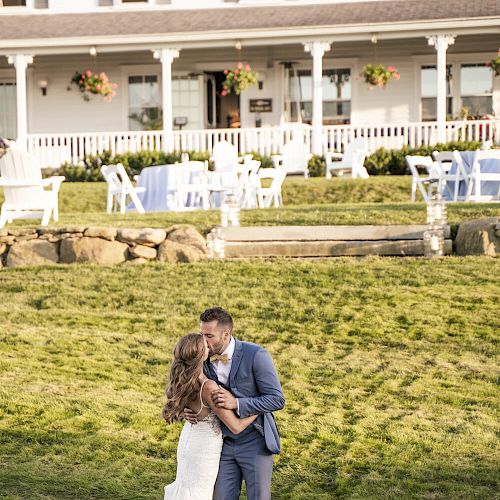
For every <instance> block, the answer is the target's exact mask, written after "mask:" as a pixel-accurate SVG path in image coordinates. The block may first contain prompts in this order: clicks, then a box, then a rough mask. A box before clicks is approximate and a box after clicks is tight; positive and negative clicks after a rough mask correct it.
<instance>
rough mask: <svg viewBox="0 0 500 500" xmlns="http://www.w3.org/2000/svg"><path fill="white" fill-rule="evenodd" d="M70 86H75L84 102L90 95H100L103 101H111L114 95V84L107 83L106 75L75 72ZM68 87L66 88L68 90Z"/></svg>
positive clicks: (115, 86) (88, 71)
mask: <svg viewBox="0 0 500 500" xmlns="http://www.w3.org/2000/svg"><path fill="white" fill-rule="evenodd" d="M71 84H72V85H76V86H77V87H78V90H80V92H81V93H82V97H83V99H84V100H85V101H89V100H90V94H95V95H102V96H103V97H104V100H105V101H108V102H109V101H111V99H113V97H115V95H116V88H117V87H118V85H117V84H116V83H111V82H110V81H109V78H108V75H106V73H104V72H102V73H99V74H98V73H92V71H90V70H87V71H85V72H84V73H80V72H79V71H77V72H76V73H75V74H74V76H73V78H72V79H71ZM69 89H70V87H68V90H69Z"/></svg>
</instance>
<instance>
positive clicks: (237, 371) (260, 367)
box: [205, 339, 285, 453]
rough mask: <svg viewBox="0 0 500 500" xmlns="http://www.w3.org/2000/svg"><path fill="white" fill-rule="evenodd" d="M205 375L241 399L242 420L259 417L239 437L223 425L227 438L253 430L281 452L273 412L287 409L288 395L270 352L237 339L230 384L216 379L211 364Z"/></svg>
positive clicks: (229, 379) (275, 450)
mask: <svg viewBox="0 0 500 500" xmlns="http://www.w3.org/2000/svg"><path fill="white" fill-rule="evenodd" d="M205 374H206V375H207V376H208V377H209V378H210V379H212V380H215V381H216V382H217V383H218V384H219V385H221V386H222V387H224V388H225V389H228V390H229V391H230V392H231V393H232V394H233V395H234V397H236V398H237V399H238V404H239V416H240V417H242V418H243V417H248V416H250V415H259V416H258V417H257V418H256V419H255V421H254V422H253V424H250V425H249V426H248V427H247V428H246V429H245V430H244V431H243V432H242V433H240V434H237V435H235V434H233V433H232V432H231V431H230V430H229V429H228V428H227V427H226V426H225V425H224V424H223V423H222V432H223V434H224V436H229V437H232V438H234V439H238V438H240V437H242V436H244V435H246V434H248V433H250V432H252V428H254V429H257V431H258V432H259V433H260V434H263V436H264V439H265V441H266V446H267V448H268V450H269V451H270V452H271V453H279V452H280V438H279V433H278V428H277V427H276V422H275V420H274V416H273V413H272V412H273V411H277V410H281V409H282V408H283V407H284V406H285V396H284V395H283V390H282V389H281V384H280V381H279V379H278V374H277V373H276V369H275V368H274V365H273V361H272V359H271V356H270V355H269V353H268V352H267V351H266V350H265V349H263V348H262V347H260V346H258V345H256V344H252V343H250V342H241V341H239V340H237V339H235V347H234V353H233V357H232V360H231V371H230V373H229V378H228V381H227V384H222V383H221V382H220V381H219V380H218V379H217V375H216V373H215V369H214V367H213V366H212V364H211V363H210V361H207V362H206V363H205Z"/></svg>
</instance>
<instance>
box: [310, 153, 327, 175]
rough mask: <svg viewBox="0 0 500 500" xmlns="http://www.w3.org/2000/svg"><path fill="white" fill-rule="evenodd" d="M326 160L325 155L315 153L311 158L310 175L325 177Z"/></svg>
mask: <svg viewBox="0 0 500 500" xmlns="http://www.w3.org/2000/svg"><path fill="white" fill-rule="evenodd" d="M325 173H326V162H325V157H324V156H319V155H313V156H312V157H311V159H310V160H309V175H310V176H311V177H324V176H325Z"/></svg>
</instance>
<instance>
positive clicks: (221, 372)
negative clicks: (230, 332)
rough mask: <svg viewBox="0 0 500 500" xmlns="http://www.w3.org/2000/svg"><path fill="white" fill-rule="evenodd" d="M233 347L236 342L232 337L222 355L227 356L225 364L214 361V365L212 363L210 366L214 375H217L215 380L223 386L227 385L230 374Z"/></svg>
mask: <svg viewBox="0 0 500 500" xmlns="http://www.w3.org/2000/svg"><path fill="white" fill-rule="evenodd" d="M235 345H236V342H235V341H234V339H233V337H231V340H230V342H229V345H228V346H227V347H226V349H225V350H224V352H223V353H222V354H226V355H227V359H228V361H227V363H223V362H222V361H215V362H214V363H212V366H213V367H214V369H215V373H217V378H218V379H219V381H220V382H222V383H223V384H225V385H227V381H228V380H229V373H230V372H231V363H232V360H233V354H234V347H235Z"/></svg>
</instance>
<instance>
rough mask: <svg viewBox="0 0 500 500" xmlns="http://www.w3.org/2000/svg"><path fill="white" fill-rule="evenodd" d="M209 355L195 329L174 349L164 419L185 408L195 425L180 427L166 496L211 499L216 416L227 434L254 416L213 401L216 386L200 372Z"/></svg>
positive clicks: (218, 446) (217, 444) (217, 446)
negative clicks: (172, 479)
mask: <svg viewBox="0 0 500 500" xmlns="http://www.w3.org/2000/svg"><path fill="white" fill-rule="evenodd" d="M207 358H208V346H207V343H206V341H205V339H204V338H203V335H200V334H198V333H190V334H188V335H186V336H184V337H182V338H181V339H180V340H179V341H178V342H177V344H176V346H175V348H174V359H173V362H172V366H171V368H170V377H169V381H168V386H167V390H166V395H167V402H166V404H165V406H164V408H163V413H162V417H163V418H164V419H165V420H166V421H167V422H168V423H172V422H175V421H177V420H178V418H179V415H180V414H181V413H182V411H183V410H184V408H190V409H191V410H193V411H194V412H195V413H196V415H197V419H198V423H197V424H195V425H192V424H190V423H189V422H187V421H186V422H185V424H184V427H183V428H182V432H181V435H180V438H179V444H178V445H177V476H176V478H175V482H173V483H171V484H169V485H167V486H165V497H164V500H211V498H212V494H213V489H214V484H215V480H216V479H217V473H218V471H219V460H220V454H221V450H222V431H221V428H220V421H219V419H220V420H222V422H224V423H225V424H226V425H227V427H228V428H229V429H230V430H231V432H233V433H234V434H239V433H240V432H242V431H243V430H244V429H246V428H247V427H248V426H249V425H250V424H251V423H252V422H253V421H254V420H255V419H256V418H257V416H256V415H253V416H251V417H246V418H238V417H237V416H236V414H235V413H234V412H233V411H232V410H226V409H225V408H218V407H216V406H215V405H214V403H213V402H212V398H211V393H212V391H215V390H217V389H218V387H219V386H218V385H217V383H216V382H214V381H213V380H210V379H208V378H207V377H206V376H205V375H204V373H203V363H204V361H205V360H206V359H207Z"/></svg>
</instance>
